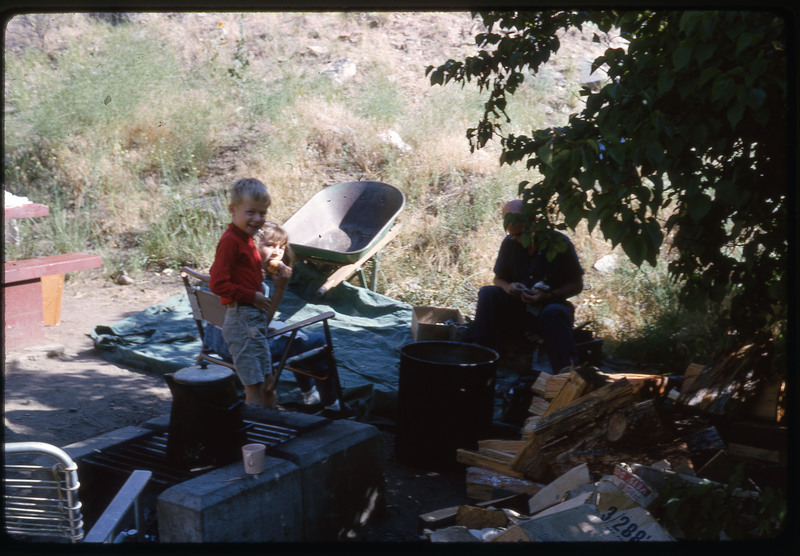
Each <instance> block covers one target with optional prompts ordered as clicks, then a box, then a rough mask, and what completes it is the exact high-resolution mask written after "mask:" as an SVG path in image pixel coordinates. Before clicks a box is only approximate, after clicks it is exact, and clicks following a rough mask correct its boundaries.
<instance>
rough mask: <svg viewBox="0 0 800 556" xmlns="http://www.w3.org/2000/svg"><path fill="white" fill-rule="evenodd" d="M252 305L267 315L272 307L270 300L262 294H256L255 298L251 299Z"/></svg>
mask: <svg viewBox="0 0 800 556" xmlns="http://www.w3.org/2000/svg"><path fill="white" fill-rule="evenodd" d="M253 305H255V306H256V307H258V308H259V309H261V311H262V312H263V313H267V312H269V308H270V306H271V305H272V300H270V298H269V297H267V296H266V295H264V294H263V293H261V292H256V296H255V297H254V298H253Z"/></svg>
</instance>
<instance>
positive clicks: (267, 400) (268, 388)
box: [263, 374, 278, 407]
mask: <svg viewBox="0 0 800 556" xmlns="http://www.w3.org/2000/svg"><path fill="white" fill-rule="evenodd" d="M263 396H264V398H263V399H264V407H278V395H277V394H276V393H275V375H272V374H270V375H267V376H266V378H265V379H264V390H263Z"/></svg>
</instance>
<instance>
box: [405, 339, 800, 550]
mask: <svg viewBox="0 0 800 556" xmlns="http://www.w3.org/2000/svg"><path fill="white" fill-rule="evenodd" d="M762 354H763V349H761V348H754V347H752V346H749V347H747V348H744V349H742V350H740V351H738V352H736V353H734V354H732V355H730V356H729V357H728V358H725V359H723V360H721V362H720V363H719V364H718V365H716V366H704V365H698V364H691V365H689V367H688V368H687V370H686V375H685V376H684V377H683V379H682V381H681V382H680V383H678V384H676V382H675V381H674V379H672V378H671V377H666V376H660V375H647V374H635V373H613V374H606V373H602V372H600V371H599V370H598V369H596V368H593V367H580V368H577V369H572V370H571V371H570V372H569V373H565V374H561V375H548V374H546V373H542V374H540V375H539V377H538V378H537V379H536V380H535V381H533V383H532V385H531V386H530V389H531V391H532V393H533V397H532V400H531V403H530V408H529V410H528V412H529V417H528V419H527V420H525V422H524V424H523V425H522V427H521V428H520V439H519V440H507V439H505V440H500V439H487V440H481V441H479V442H478V449H477V450H465V449H459V450H458V451H457V454H456V459H457V460H458V461H459V462H460V463H462V464H465V465H467V466H468V467H467V469H466V488H467V496H468V498H470V499H472V500H476V501H479V502H477V503H476V505H475V506H459V507H454V508H445V509H443V510H440V511H438V512H430V513H428V514H424V515H422V516H420V527H421V528H423V529H424V530H425V533H426V536H427V537H428V539H429V540H430V542H528V541H645V540H651V541H670V540H680V539H687V538H689V539H690V538H692V537H691V536H690V535H691V534H693V531H690V532H689V534H688V535H687V533H686V532H685V531H682V530H681V529H682V527H681V526H680V525H679V520H677V521H676V520H675V519H674V512H673V513H669V514H665V510H664V508H665V503H666V502H665V499H664V498H663V496H662V495H661V491H662V490H664V492H666V493H671V492H674V491H673V490H669V489H670V488H674V486H671V485H675V484H679V485H680V484H682V485H684V488H696V489H698V490H697V492H701V493H702V492H712V491H714V489H716V491H715V492H717V494H714V496H718V495H719V492H723V491H724V492H725V493H727V494H726V495H727V496H732V497H733V498H731V499H733V500H735V499H741V500H750V501H751V502H753V501H756V502H760V500H761V498H760V497H762V496H764V491H763V489H762V488H760V487H759V486H758V485H756V483H754V482H753V480H752V479H748V480H749V486H743V487H742V488H739V487H737V486H735V485H734V486H732V487H729V486H728V485H727V484H726V482H727V481H729V480H730V479H732V478H733V477H734V476H735V474H734V472H735V471H736V470H737V469H741V465H740V466H739V467H737V464H739V463H740V462H745V463H747V464H749V465H751V466H752V465H759V464H760V465H764V466H766V467H765V469H766V470H765V471H764V473H763V478H764V480H765V484H767V487H768V488H767V492H769V488H770V487H769V485H770V484H773V483H774V484H777V486H778V488H781V486H782V485H783V482H782V481H783V480H785V473H786V469H785V467H786V451H787V450H786V449H787V445H788V437H787V431H786V427H785V426H784V425H783V424H782V420H783V419H784V416H785V411H784V408H783V404H785V398H784V396H785V377H775V376H771V375H769V374H768V373H764V372H763V370H753V369H754V368H755V367H757V366H758V365H759V363H760V361H761V359H760V358H761V356H762ZM723 377H724V378H723ZM723 380H729V381H730V383H731V384H730V386H731V387H730V388H729V389H727V390H726V389H724V388H722V387H721V386H722V384H721V382H722V381H723ZM678 388H679V389H680V391H678ZM743 388H745V389H748V390H749V392H748V395H747V396H746V401H747V403H745V402H743V400H742V399H739V397H737V396H733V395H732V394H731V392H732V391H741V390H742V389H743ZM756 401H757V402H758V403H755V402H756ZM700 408H702V410H701V409H700ZM733 416H735V417H736V419H734V420H731V419H727V420H726V419H724V418H722V417H733ZM754 419H755V421H754ZM776 469H778V470H781V471H782V474H783V476H784V479H781V476H782V475H781V473H777V474H776V473H774V471H775V470H776ZM676 481H677V482H676ZM770 481H771V482H770ZM750 487H753V488H752V489H751V488H750ZM703 489H706V490H703ZM502 495H512V498H515V500H516V502H517V504H519V501H520V500H524V501H525V504H526V506H525V507H523V508H519V507H518V506H517V507H516V508H514V509H513V510H511V509H508V508H509V505H508V503H506V505H505V506H504V507H505V509H502V510H501V508H500V507H498V506H492V504H494V503H495V502H497V498H498V496H502ZM665 496H666V495H665ZM700 496H702V494H701V495H700ZM709 496H711V495H710V494H709ZM770 496H771V495H769V494H767V496H766V498H765V499H766V500H769V499H770ZM493 499H494V500H493ZM505 500H509V499H505ZM671 500H672V501H673V502H675V500H674V498H672V499H671ZM765 503H766V502H765ZM689 504H692V502H689ZM520 510H521V511H520ZM681 511H688V510H681ZM725 511H726V512H727V513H728V514H730V515H731V516H734V517H731V518H730V519H735V518H738V512H736V511H733V512H731V511H730V508H726V510H725ZM668 518H669V519H668ZM726 519H728V518H726ZM676 524H678V525H676ZM779 526H780V525H779V524H777V525H776V527H777V528H779ZM737 527H738V526H737ZM743 527H745V528H746V529H747V531H748V532H749V534H755V531H756V530H757V528H756V527H754V526H752V522H751V523H750V525H747V526H743ZM748 527H749V528H748ZM711 529H713V525H712V527H711ZM739 530H742V527H739ZM776 530H777V529H776ZM714 531H715V532H713V533H712V535H716V537H714V538H717V537H719V538H727V537H726V536H725V532H724V530H723V529H721V528H717V529H716V530H714Z"/></svg>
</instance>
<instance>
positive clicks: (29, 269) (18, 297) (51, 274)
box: [3, 203, 103, 349]
mask: <svg viewBox="0 0 800 556" xmlns="http://www.w3.org/2000/svg"><path fill="white" fill-rule="evenodd" d="M49 213H50V209H49V207H47V206H46V205H41V204H38V203H26V204H24V205H20V206H15V207H8V208H5V210H4V218H5V219H6V220H11V219H16V218H33V217H37V216H47V215H48V214H49ZM102 265H103V260H102V258H101V257H100V256H99V255H89V254H87V253H66V254H63V255H52V256H49V257H40V258H36V259H25V260H21V261H5V264H4V269H3V317H4V339H5V348H6V349H11V348H15V347H19V346H22V345H25V344H32V343H36V342H41V341H43V340H44V339H45V334H44V327H45V326H51V325H53V324H58V322H59V321H60V320H61V291H62V290H63V287H64V275H65V274H66V273H68V272H76V271H79V270H86V269H89V268H99V267H101V266H102ZM50 292H52V294H50Z"/></svg>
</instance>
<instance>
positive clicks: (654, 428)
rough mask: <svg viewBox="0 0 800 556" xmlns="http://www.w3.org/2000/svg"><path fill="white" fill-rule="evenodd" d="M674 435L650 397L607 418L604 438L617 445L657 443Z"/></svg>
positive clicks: (630, 445) (633, 445) (632, 445)
mask: <svg viewBox="0 0 800 556" xmlns="http://www.w3.org/2000/svg"><path fill="white" fill-rule="evenodd" d="M674 437H675V431H674V430H673V428H672V427H671V426H670V423H669V422H668V421H667V419H666V418H665V417H664V416H663V415H662V414H661V412H660V411H659V409H658V406H657V405H656V402H655V400H653V399H652V398H651V399H649V400H644V401H643V402H639V403H636V404H633V405H631V406H628V407H625V408H623V409H621V410H620V411H617V412H615V413H613V414H612V415H611V417H609V419H608V430H607V432H606V438H608V440H609V441H610V442H611V443H613V444H616V445H618V446H625V447H630V448H632V447H636V446H643V445H649V444H658V443H660V442H665V441H667V440H671V439H672V438H674Z"/></svg>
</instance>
